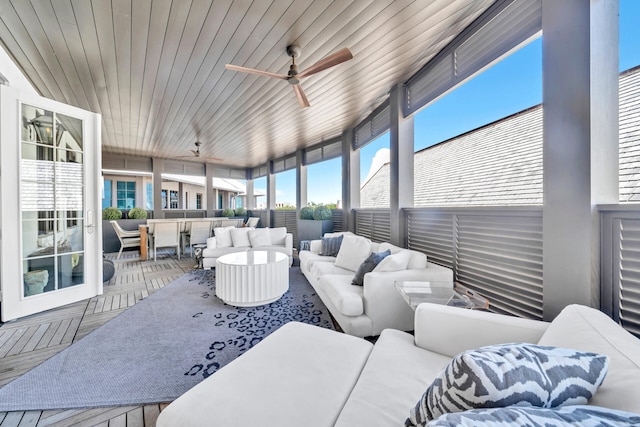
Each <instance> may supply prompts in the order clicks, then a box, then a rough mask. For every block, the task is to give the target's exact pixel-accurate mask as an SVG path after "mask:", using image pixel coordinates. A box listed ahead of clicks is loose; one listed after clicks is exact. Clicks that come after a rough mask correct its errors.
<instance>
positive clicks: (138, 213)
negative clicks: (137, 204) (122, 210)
mask: <svg viewBox="0 0 640 427" xmlns="http://www.w3.org/2000/svg"><path fill="white" fill-rule="evenodd" d="M127 215H128V217H129V219H147V211H145V210H144V209H142V208H133V209H131V210H130V211H129V213H128V214H127Z"/></svg>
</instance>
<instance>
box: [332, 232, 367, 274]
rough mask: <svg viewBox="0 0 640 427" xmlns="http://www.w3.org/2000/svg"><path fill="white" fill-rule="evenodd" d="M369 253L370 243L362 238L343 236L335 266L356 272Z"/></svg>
mask: <svg viewBox="0 0 640 427" xmlns="http://www.w3.org/2000/svg"><path fill="white" fill-rule="evenodd" d="M370 252H371V241H370V240H369V239H367V238H366V237H362V236H344V238H343V239H342V245H341V246H340V251H339V252H338V255H337V256H336V265H337V266H338V267H342V268H346V269H347V270H351V271H356V270H357V269H358V267H360V264H362V262H363V261H364V260H365V259H366V258H367V257H368V256H369V253H370Z"/></svg>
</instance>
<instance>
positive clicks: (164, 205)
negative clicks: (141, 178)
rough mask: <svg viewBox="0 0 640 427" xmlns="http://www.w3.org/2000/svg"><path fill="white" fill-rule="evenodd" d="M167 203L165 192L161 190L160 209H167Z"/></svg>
mask: <svg viewBox="0 0 640 427" xmlns="http://www.w3.org/2000/svg"><path fill="white" fill-rule="evenodd" d="M167 206H169V203H168V201H167V190H162V209H167Z"/></svg>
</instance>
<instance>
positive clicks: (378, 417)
mask: <svg viewBox="0 0 640 427" xmlns="http://www.w3.org/2000/svg"><path fill="white" fill-rule="evenodd" d="M354 287H355V286H354ZM450 360H451V357H448V356H443V355H441V354H437V353H433V352H431V351H426V350H423V349H421V348H419V347H416V346H415V345H414V343H413V336H412V335H411V334H408V333H406V332H401V331H398V330H396V329H385V330H384V331H382V334H380V337H379V338H378V340H377V341H376V345H375V346H374V347H373V351H372V352H371V355H370V356H369V360H367V365H366V366H365V367H364V369H363V370H362V373H361V374H360V378H359V379H358V383H357V384H356V386H355V387H354V389H353V391H352V392H351V396H350V397H349V400H348V401H347V402H346V403H345V405H344V408H343V409H342V412H341V413H340V417H339V418H338V421H337V423H336V427H353V426H403V425H404V422H405V420H406V419H407V414H408V410H409V408H410V407H411V406H413V405H414V404H415V402H416V400H417V399H418V398H419V397H420V395H421V394H422V393H423V392H424V390H425V389H426V388H427V386H428V385H429V384H430V383H431V381H433V379H434V378H435V377H436V375H438V373H439V372H440V371H441V370H442V368H443V367H445V366H446V365H447V363H448V362H449V361H450Z"/></svg>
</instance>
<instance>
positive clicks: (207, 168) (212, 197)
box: [204, 163, 217, 216]
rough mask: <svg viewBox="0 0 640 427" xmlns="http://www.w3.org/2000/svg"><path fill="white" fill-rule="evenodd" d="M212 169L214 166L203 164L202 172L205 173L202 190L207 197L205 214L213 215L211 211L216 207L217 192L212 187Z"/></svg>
mask: <svg viewBox="0 0 640 427" xmlns="http://www.w3.org/2000/svg"><path fill="white" fill-rule="evenodd" d="M213 170H214V166H213V165H210V164H208V163H207V164H205V165H204V174H205V180H204V181H205V182H204V191H205V195H206V196H205V197H206V198H207V216H213V211H214V210H215V209H216V208H215V207H216V203H217V194H216V192H215V190H214V189H213V184H212V182H213Z"/></svg>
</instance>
